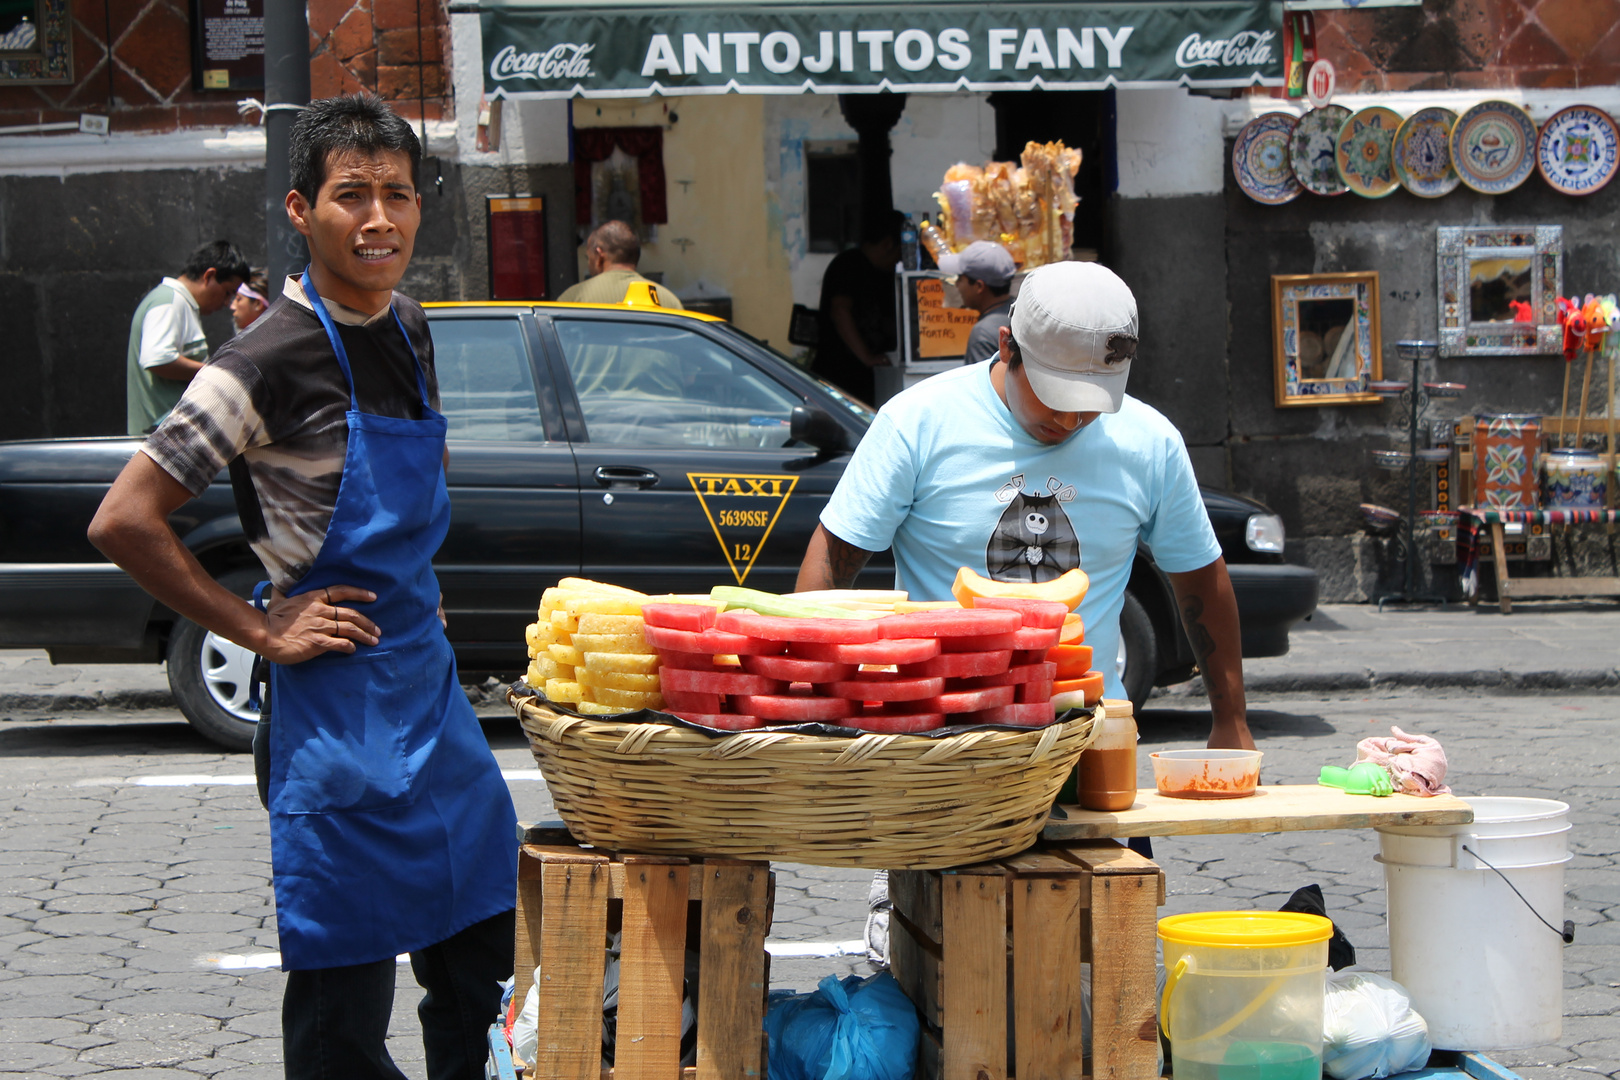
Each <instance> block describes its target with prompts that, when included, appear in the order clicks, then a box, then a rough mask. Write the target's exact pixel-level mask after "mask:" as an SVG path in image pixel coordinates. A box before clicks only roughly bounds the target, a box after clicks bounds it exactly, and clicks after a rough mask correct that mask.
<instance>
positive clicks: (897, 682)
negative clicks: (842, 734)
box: [820, 672, 945, 701]
mask: <svg viewBox="0 0 1620 1080" xmlns="http://www.w3.org/2000/svg"><path fill="white" fill-rule="evenodd" d="M879 674H882V673H878V672H863V673H862V676H861V677H860V678H858V679H848V680H844V681H841V682H833V683H826V684H824V685H823V686H821V688H820V689H821V690H822V692H823V693H826V694H830V695H832V696H833V697H841V698H849V699H850V700H851V701H917V700H919V699H921V698H931V697H934V696H935V695H936V694H938V693H939V692H940V691H942V690H944V689H945V680H944V679H940V678H933V679H907V678H902V677H900V676H898V675H889V676H888V677H886V678H869V677H868V676H869V675H879Z"/></svg>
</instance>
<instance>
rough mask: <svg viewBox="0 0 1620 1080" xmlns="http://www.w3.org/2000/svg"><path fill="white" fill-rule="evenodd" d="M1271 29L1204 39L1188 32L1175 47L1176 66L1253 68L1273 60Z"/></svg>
mask: <svg viewBox="0 0 1620 1080" xmlns="http://www.w3.org/2000/svg"><path fill="white" fill-rule="evenodd" d="M1276 36H1277V35H1276V32H1275V31H1272V30H1243V31H1240V32H1239V33H1237V34H1235V35H1234V36H1232V37H1229V38H1212V39H1210V40H1208V41H1205V40H1204V39H1203V38H1202V37H1200V36H1199V35H1197V34H1188V35H1187V36H1186V37H1185V38H1183V39H1182V42H1181V44H1180V45H1179V46H1177V47H1176V66H1177V67H1181V68H1201V67H1251V66H1257V65H1260V64H1267V63H1270V62H1271V39H1272V38H1274V37H1276Z"/></svg>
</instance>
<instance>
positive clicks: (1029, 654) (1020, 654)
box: [1012, 649, 1049, 667]
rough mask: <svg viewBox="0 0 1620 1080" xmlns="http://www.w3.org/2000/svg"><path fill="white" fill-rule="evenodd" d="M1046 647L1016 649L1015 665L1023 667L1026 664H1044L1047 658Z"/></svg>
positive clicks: (1013, 659)
mask: <svg viewBox="0 0 1620 1080" xmlns="http://www.w3.org/2000/svg"><path fill="white" fill-rule="evenodd" d="M1046 653H1047V650H1046V649H1014V650H1013V658H1012V662H1013V666H1014V667H1021V666H1023V665H1024V664H1044V663H1045V662H1046V661H1047V659H1049V658H1048V657H1047V655H1046Z"/></svg>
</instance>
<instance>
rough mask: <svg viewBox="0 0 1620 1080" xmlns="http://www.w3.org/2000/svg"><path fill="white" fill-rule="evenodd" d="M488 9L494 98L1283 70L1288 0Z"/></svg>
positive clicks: (906, 86)
mask: <svg viewBox="0 0 1620 1080" xmlns="http://www.w3.org/2000/svg"><path fill="white" fill-rule="evenodd" d="M456 10H462V8H461V6H460V5H457V8H456ZM477 10H478V11H479V13H480V19H481V21H482V27H483V31H482V32H483V46H484V92H485V93H486V94H487V95H488V96H489V97H491V98H497V97H506V98H567V97H586V98H611V97H646V96H649V95H653V94H666V95H680V94H724V93H733V92H734V93H743V94H844V93H863V92H864V93H877V92H879V91H883V90H892V91H896V92H901V93H950V92H954V91H962V90H978V91H990V90H1033V89H1047V90H1098V89H1102V88H1104V87H1109V86H1123V87H1140V86H1190V87H1242V86H1252V85H1255V84H1264V85H1268V86H1276V85H1280V84H1281V82H1282V48H1281V45H1282V41H1281V36H1282V35H1281V32H1280V31H1281V25H1282V16H1281V5H1280V4H1278V3H1276V2H1274V0H1195V2H1180V3H1167V2H1158V0H1137V2H1132V0H1115V2H1112V3H1028V4H1017V5H994V6H992V5H988V4H984V3H982V2H969V0H943V2H939V0H933V2H929V3H884V4H857V3H849V2H847V0H846V2H842V3H838V2H834V3H813V2H812V3H805V2H803V0H800V2H797V3H791V4H780V5H778V4H757V3H756V4H731V5H727V4H720V3H715V2H714V0H707V2H699V0H620V2H618V3H611V2H610V3H608V4H606V5H597V6H593V7H591V8H589V9H585V8H581V7H580V6H578V4H577V2H576V3H569V4H564V3H560V2H556V0H482V2H481V3H479V4H478V5H477Z"/></svg>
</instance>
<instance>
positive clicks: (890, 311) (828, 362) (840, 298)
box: [810, 210, 905, 401]
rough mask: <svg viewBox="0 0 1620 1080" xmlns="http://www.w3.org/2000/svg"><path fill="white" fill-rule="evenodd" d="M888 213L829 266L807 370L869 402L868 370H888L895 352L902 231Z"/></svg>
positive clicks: (900, 217)
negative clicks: (812, 358)
mask: <svg viewBox="0 0 1620 1080" xmlns="http://www.w3.org/2000/svg"><path fill="white" fill-rule="evenodd" d="M904 220H905V216H904V215H903V214H901V213H900V212H899V211H895V210H891V211H889V212H888V213H887V214H883V215H879V216H878V218H877V219H876V220H875V221H874V222H873V223H872V224H870V225H868V227H867V229H866V233H865V235H864V236H862V238H861V244H860V246H859V247H854V248H850V249H849V250H848V251H846V252H844V253H843V254H841V255H839V256H838V257H837V258H836V259H834V260H833V261H832V262H831V263H830V264H828V266H827V273H826V274H825V275H824V276H823V277H822V279H821V328H820V333H819V336H818V339H817V342H816V358H815V362H814V363H813V364H811V366H810V370H812V371H814V372H815V373H816V374H817V375H820V376H821V377H822V378H823V379H826V380H827V381H828V382H830V383H833V384H834V385H836V386H838V387H839V388H841V389H842V390H844V391H845V392H847V393H849V394H851V395H853V396H855V397H857V398H860V399H861V400H862V401H872V400H873V399H874V398H875V397H876V396H877V394H876V389H875V387H874V385H873V380H872V369H873V368H878V367H887V366H888V364H889V357H888V356H887V355H885V354H887V353H888V352H890V351H892V350H893V349H894V348H895V344H896V342H895V327H894V265H895V263H896V262H898V261H899V259H900V225H901V223H902V222H903V221H904Z"/></svg>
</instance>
